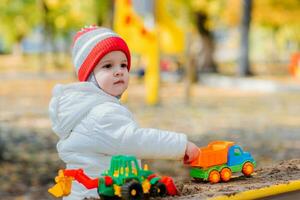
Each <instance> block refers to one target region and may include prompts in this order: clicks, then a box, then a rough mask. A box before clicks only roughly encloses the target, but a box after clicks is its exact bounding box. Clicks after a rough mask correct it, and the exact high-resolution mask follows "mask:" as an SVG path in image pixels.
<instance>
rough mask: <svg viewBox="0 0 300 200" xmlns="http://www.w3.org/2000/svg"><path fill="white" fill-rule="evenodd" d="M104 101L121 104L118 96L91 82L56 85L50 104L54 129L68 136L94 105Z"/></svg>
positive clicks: (61, 134)
mask: <svg viewBox="0 0 300 200" xmlns="http://www.w3.org/2000/svg"><path fill="white" fill-rule="evenodd" d="M104 102H115V103H118V104H119V100H118V99H117V98H115V97H113V96H111V95H109V94H107V93H105V92H103V91H102V90H101V89H99V88H97V87H96V86H95V85H94V84H93V83H90V82H79V83H71V84H66V85H62V84H58V85H56V86H55V87H54V89H53V94H52V99H51V101H50V104H49V114H50V119H51V121H52V129H53V131H54V132H55V133H56V134H57V135H58V136H59V137H60V138H66V137H68V136H69V134H70V133H71V131H72V130H73V129H74V127H75V126H77V125H78V123H80V121H81V120H82V119H83V118H84V117H85V116H86V115H87V114H88V113H89V112H90V111H91V109H92V108H93V107H95V106H97V105H99V104H102V103H104Z"/></svg>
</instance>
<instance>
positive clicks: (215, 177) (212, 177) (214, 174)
mask: <svg viewBox="0 0 300 200" xmlns="http://www.w3.org/2000/svg"><path fill="white" fill-rule="evenodd" d="M208 180H209V182H210V183H218V182H219V181H220V173H219V172H218V171H217V170H212V171H211V172H210V173H209V176H208Z"/></svg>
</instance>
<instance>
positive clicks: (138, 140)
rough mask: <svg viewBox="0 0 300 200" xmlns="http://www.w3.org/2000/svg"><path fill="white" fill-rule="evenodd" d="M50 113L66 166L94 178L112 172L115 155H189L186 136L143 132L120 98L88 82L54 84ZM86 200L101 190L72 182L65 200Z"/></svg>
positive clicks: (153, 156)
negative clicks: (110, 167) (113, 156)
mask: <svg viewBox="0 0 300 200" xmlns="http://www.w3.org/2000/svg"><path fill="white" fill-rule="evenodd" d="M49 112H50V118H51V121H52V128H53V131H54V132H55V133H56V134H57V135H58V136H59V139H60V140H59V142H58V144H57V150H58V154H59V157H60V158H61V159H62V160H63V161H64V162H65V163H66V168H68V169H78V168H82V169H83V170H84V171H85V173H86V174H87V175H88V176H90V177H93V178H96V177H99V176H100V174H101V173H102V172H103V171H104V170H106V169H108V168H109V165H110V159H111V155H114V154H127V155H135V156H137V158H139V159H147V158H148V159H174V160H177V159H181V158H183V156H184V153H185V148H186V143H187V138H186V135H184V134H179V133H174V132H169V131H162V130H158V129H150V128H140V127H139V126H138V124H137V123H136V122H135V120H134V119H133V117H132V114H131V112H130V111H129V110H128V109H127V108H125V107H124V106H122V105H121V104H120V102H119V100H118V99H117V98H115V97H113V96H111V95H109V94H107V93H105V92H103V91H102V90H101V89H99V88H97V87H96V86H95V85H94V84H93V83H90V82H80V83H72V84H67V85H57V86H55V88H54V89H53V97H52V99H51V102H50V105H49ZM84 197H98V194H97V190H96V189H94V190H87V189H85V187H84V186H82V185H81V184H79V183H77V182H76V181H73V185H72V192H71V194H70V195H69V196H68V197H65V198H64V199H72V200H77V199H78V200H79V199H83V198H84Z"/></svg>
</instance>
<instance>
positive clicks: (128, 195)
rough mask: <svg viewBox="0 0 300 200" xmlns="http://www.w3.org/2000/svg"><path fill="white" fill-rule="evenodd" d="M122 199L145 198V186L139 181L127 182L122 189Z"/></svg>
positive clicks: (134, 199) (135, 199) (136, 199)
mask: <svg viewBox="0 0 300 200" xmlns="http://www.w3.org/2000/svg"><path fill="white" fill-rule="evenodd" d="M121 193H122V199H124V200H139V199H143V196H144V194H143V188H142V186H141V184H140V183H138V182H137V181H130V182H128V183H125V184H124V185H123V186H122V189H121Z"/></svg>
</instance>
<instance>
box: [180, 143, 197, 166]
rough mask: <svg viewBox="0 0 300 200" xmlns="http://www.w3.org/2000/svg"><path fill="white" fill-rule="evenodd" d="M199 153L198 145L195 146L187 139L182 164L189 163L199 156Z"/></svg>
mask: <svg viewBox="0 0 300 200" xmlns="http://www.w3.org/2000/svg"><path fill="white" fill-rule="evenodd" d="M199 154H200V149H199V147H197V145H195V144H194V143H192V142H189V141H188V143H187V145H186V150H185V155H184V159H183V162H184V164H189V163H191V162H192V161H193V160H195V159H196V158H197V157H198V156H199Z"/></svg>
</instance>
